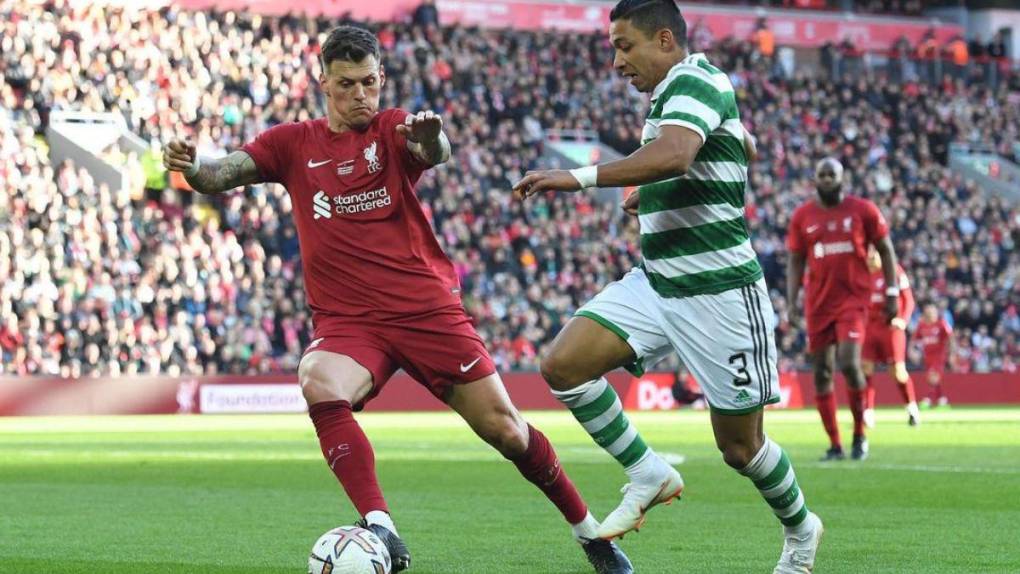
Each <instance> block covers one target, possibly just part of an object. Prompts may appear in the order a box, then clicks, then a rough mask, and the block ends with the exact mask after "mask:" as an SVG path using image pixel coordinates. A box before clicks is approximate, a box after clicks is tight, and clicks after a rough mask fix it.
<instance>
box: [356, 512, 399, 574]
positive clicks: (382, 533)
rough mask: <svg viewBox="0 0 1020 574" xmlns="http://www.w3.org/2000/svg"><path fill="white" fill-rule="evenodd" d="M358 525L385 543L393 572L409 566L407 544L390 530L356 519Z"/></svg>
mask: <svg viewBox="0 0 1020 574" xmlns="http://www.w3.org/2000/svg"><path fill="white" fill-rule="evenodd" d="M357 524H358V526H360V527H362V528H364V529H365V530H368V531H370V532H372V534H375V535H376V536H378V537H379V540H382V541H383V544H385V545H386V549H387V550H389V551H390V560H391V561H392V563H393V572H403V571H404V570H407V569H408V568H410V567H411V553H410V552H409V551H408V550H407V545H406V544H404V541H403V540H401V539H400V537H399V536H397V535H396V534H394V533H392V532H390V529H389V528H386V527H385V526H383V525H381V524H368V521H367V520H365V519H361V520H359V521H358V523H357Z"/></svg>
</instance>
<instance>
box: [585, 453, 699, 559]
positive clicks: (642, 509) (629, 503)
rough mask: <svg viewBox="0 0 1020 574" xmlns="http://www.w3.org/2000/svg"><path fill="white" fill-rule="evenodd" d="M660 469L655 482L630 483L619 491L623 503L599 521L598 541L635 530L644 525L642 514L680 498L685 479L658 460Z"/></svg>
mask: <svg viewBox="0 0 1020 574" xmlns="http://www.w3.org/2000/svg"><path fill="white" fill-rule="evenodd" d="M656 456H658V455H656ZM660 466H661V467H662V470H663V472H662V474H661V475H660V477H658V480H655V481H654V482H648V483H636V482H631V483H628V484H625V485H624V486H623V488H622V489H621V490H620V492H622V493H623V501H621V502H620V505H619V506H617V507H616V510H614V511H612V512H610V513H609V516H607V517H606V519H605V520H603V521H602V524H601V525H600V526H599V530H598V535H599V538H602V539H603V540H612V539H614V538H622V537H623V535H624V534H626V533H628V532H630V531H631V530H634V531H637V530H638V529H640V528H641V525H642V524H644V523H645V513H646V512H648V510H650V509H651V508H652V507H653V506H655V505H657V504H665V505H667V506H669V505H670V504H672V503H673V501H674V500H677V499H679V498H680V495H681V494H682V493H683V491H684V479H683V478H681V477H680V473H679V472H677V471H676V469H675V468H673V467H672V466H670V465H669V464H667V463H666V462H665V461H663V460H661V459H660Z"/></svg>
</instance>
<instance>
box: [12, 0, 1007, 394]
mask: <svg viewBox="0 0 1020 574" xmlns="http://www.w3.org/2000/svg"><path fill="white" fill-rule="evenodd" d="M336 23H337V22H335V21H334V22H328V21H325V20H316V19H311V18H303V17H302V18H298V17H284V18H262V17H259V16H238V15H236V14H233V13H226V14H201V13H189V12H184V11H178V10H176V9H173V8H167V9H163V10H160V11H158V12H135V11H121V10H116V9H109V8H102V7H98V6H85V7H81V8H77V9H72V8H70V7H69V6H68V5H67V4H66V3H64V2H63V1H62V0H55V1H54V2H51V3H50V4H49V5H46V6H44V5H40V4H37V3H35V2H30V1H28V0H0V182H2V183H0V355H2V362H0V372H5V373H16V374H49V375H60V376H71V377H77V376H99V375H118V374H135V373H141V374H157V373H164V374H171V375H181V374H185V375H188V374H191V375H198V374H214V373H226V372H230V373H265V372H274V371H293V370H294V369H295V368H296V366H297V363H298V361H299V359H300V356H301V352H302V350H303V349H304V347H305V346H306V345H307V344H308V343H309V320H310V318H309V317H310V315H309V312H308V311H307V310H306V307H305V297H304V292H303V284H302V280H301V267H300V260H299V252H298V244H297V238H296V236H295V230H294V227H293V225H292V223H291V217H290V214H291V212H292V206H291V203H290V198H289V196H288V195H287V193H286V191H285V190H284V189H283V188H282V187H281V186H278V185H256V186H251V187H248V188H246V189H244V190H239V191H238V192H236V193H231V194H226V195H221V196H215V197H213V198H211V199H207V198H205V197H202V198H197V197H196V195H195V194H193V193H191V192H189V191H187V190H181V189H178V188H180V187H183V186H184V184H183V183H182V181H181V180H180V179H178V178H170V177H167V174H165V173H162V172H160V171H159V167H158V166H159V164H158V161H155V160H154V158H158V147H155V146H154V149H153V150H152V151H151V152H150V154H148V157H136V156H134V155H130V156H124V157H119V158H118V161H122V162H124V165H125V166H127V167H129V168H130V169H133V170H134V171H136V172H138V173H139V176H138V177H132V178H130V180H131V182H132V183H131V185H130V186H129V187H128V188H126V189H110V188H109V187H107V186H105V185H102V184H97V183H96V182H95V181H94V180H93V179H92V177H91V176H90V175H89V173H88V172H87V171H86V170H84V169H82V168H80V167H77V166H75V165H74V164H72V163H70V162H65V163H61V164H58V165H53V164H52V163H51V162H50V160H49V159H48V153H47V149H46V145H45V141H44V139H43V138H42V137H41V134H42V132H43V129H44V127H45V125H46V122H47V117H48V114H49V113H50V111H51V110H55V109H83V110H93V111H112V112H115V113H119V114H122V115H123V116H124V117H125V119H126V121H127V122H128V125H129V126H130V128H131V129H132V130H134V131H135V132H137V133H138V134H139V135H141V136H142V137H143V138H146V139H148V140H151V141H153V142H156V143H158V142H165V141H167V140H169V139H171V138H173V137H178V138H184V137H186V138H190V139H192V140H194V141H197V143H198V146H199V151H200V153H202V154H206V155H214V156H215V155H221V154H224V153H226V152H227V150H232V149H236V148H237V147H239V146H240V145H241V144H243V143H245V142H246V141H248V140H250V139H251V138H252V137H254V135H255V134H257V133H258V132H259V131H261V130H264V129H266V128H267V127H269V126H271V125H274V124H276V123H279V122H285V121H296V120H303V119H307V118H310V117H315V116H317V115H319V114H320V113H321V110H322V108H321V102H320V97H319V95H318V93H317V86H316V85H315V78H317V76H318V66H319V64H318V61H317V54H318V44H317V38H318V37H319V35H320V34H322V33H324V32H325V31H327V30H328V29H329V28H330V27H331V26H333V25H335V24H336ZM375 29H376V31H377V33H378V36H379V38H380V40H381V43H382V45H383V49H384V51H385V54H384V64H385V66H386V72H387V76H388V81H387V84H386V86H385V88H384V93H383V102H384V105H395V106H400V107H403V108H405V109H409V110H419V109H433V110H436V111H438V112H439V113H441V114H442V116H443V118H444V121H445V126H446V127H445V129H446V130H447V132H448V134H449V136H450V139H451V141H453V142H454V156H453V158H452V160H451V161H450V162H449V163H448V164H447V165H445V166H442V167H439V168H437V169H435V170H431V171H430V172H427V173H426V175H425V176H424V177H423V178H422V180H421V182H420V184H419V186H418V190H419V196H420V198H421V200H422V203H423V205H424V206H425V208H426V211H427V214H428V215H429V217H431V218H432V221H433V223H434V228H435V230H436V234H437V235H438V237H439V239H440V242H441V244H442V245H443V246H444V248H445V249H446V251H447V253H448V255H449V256H450V258H451V260H452V261H453V262H454V265H455V267H456V269H457V271H458V274H459V276H460V280H461V282H462V286H463V294H464V304H465V306H466V308H467V309H468V311H469V312H470V313H471V314H472V316H473V317H474V318H475V319H476V321H477V326H478V329H479V331H480V333H481V334H482V336H483V338H485V340H486V341H487V343H488V344H489V347H490V349H491V351H492V354H493V357H494V359H495V360H496V362H497V364H498V365H499V366H500V367H502V368H504V369H511V368H514V369H535V368H537V364H538V356H539V354H540V353H541V351H542V349H543V347H544V346H545V345H547V344H548V343H549V342H550V341H551V340H552V337H553V336H555V334H556V333H557V332H558V330H559V329H560V328H561V327H562V325H563V324H564V323H565V321H566V320H567V319H568V318H569V317H570V316H571V314H572V312H573V311H574V310H575V309H576V308H577V307H578V306H579V305H580V304H582V303H584V302H585V301H586V300H588V299H589V298H590V297H592V296H593V295H594V294H596V293H597V292H598V291H599V290H600V289H601V288H602V287H603V286H604V285H606V284H607V283H609V282H610V281H612V280H614V279H616V278H618V277H619V276H621V275H622V274H623V273H625V272H626V271H627V270H628V269H629V268H630V267H631V266H632V265H634V264H635V262H637V261H638V260H639V256H640V254H639V251H638V249H637V243H636V238H637V231H638V230H637V222H636V220H635V219H634V218H631V217H629V216H627V215H625V214H624V213H623V212H622V211H621V210H620V209H619V207H618V206H617V205H616V204H615V203H613V202H603V201H599V200H598V199H597V198H596V196H595V195H594V194H585V193H579V194H560V195H550V196H548V197H543V198H535V199H533V200H529V201H528V202H527V203H524V204H522V203H519V202H516V201H514V200H513V199H512V198H511V195H510V193H509V188H510V184H511V182H512V181H515V180H516V178H518V177H519V176H520V175H521V174H522V173H523V172H524V171H525V170H526V169H529V168H531V167H534V166H535V165H536V163H537V162H538V160H539V157H540V156H541V151H542V142H543V140H544V133H545V130H549V129H554V128H555V129H568V128H583V129H586V130H593V131H597V132H598V133H599V135H600V137H601V138H602V140H603V141H604V142H607V143H610V144H611V145H612V146H613V147H615V148H617V149H618V150H619V151H621V152H624V153H627V152H629V151H632V150H633V149H636V147H637V146H638V145H639V141H640V134H641V127H642V124H643V115H644V112H645V107H646V105H647V104H646V98H645V96H643V95H641V94H637V93H635V92H634V91H633V90H632V89H630V88H629V87H628V85H627V84H626V82H624V81H623V80H622V79H620V78H617V77H616V76H615V74H614V73H613V72H612V70H611V69H610V68H609V66H608V62H609V61H610V51H609V47H608V44H607V41H606V38H605V36H603V35H578V34H553V33H540V32H539V33H536V32H524V31H505V30H502V31H501V30H487V31H480V30H475V29H466V28H462V27H442V28H440V27H436V26H434V25H431V24H428V23H426V25H424V26H421V25H414V24H394V23H389V24H381V25H378V26H376V28H375ZM697 34H698V33H697V32H696V31H695V30H692V41H693V42H695V43H697V41H698V36H697ZM701 39H702V40H703V41H704V40H705V38H704V35H703V34H702V38H701ZM703 45H711V46H712V47H711V49H709V50H708V52H709V58H710V60H711V61H713V62H715V63H716V64H717V65H719V66H720V67H721V68H722V69H724V70H728V71H730V72H731V73H730V76H731V79H732V81H733V84H734V86H735V88H736V90H737V97H738V101H739V102H740V103H741V113H742V119H743V120H744V122H745V124H746V125H747V127H748V128H749V129H750V130H751V131H752V132H753V133H755V134H756V135H757V137H758V138H759V144H758V146H759V150H760V156H759V158H758V160H757V162H755V163H754V164H753V166H752V175H751V186H750V190H751V192H750V193H749V196H748V210H747V213H748V220H749V225H750V226H751V230H752V234H753V238H754V243H755V246H756V249H757V250H758V253H759V254H760V257H761V260H762V263H763V266H764V267H765V269H766V274H767V279H768V281H769V285H770V287H771V288H772V290H773V292H774V294H775V296H774V303H775V306H776V310H777V313H778V316H779V319H780V321H779V329H778V338H779V340H780V342H781V347H782V348H781V350H780V355H781V356H782V357H783V361H784V367H785V368H800V367H803V366H804V365H806V364H807V361H806V359H805V356H804V338H803V333H801V332H798V331H797V330H795V329H792V328H791V327H790V325H789V324H788V323H787V322H786V320H785V317H786V305H785V302H784V301H783V300H782V298H781V296H780V295H779V294H780V293H783V288H784V281H785V277H784V272H783V269H784V263H785V253H786V250H785V247H784V235H785V227H786V224H787V222H788V217H789V215H790V213H792V211H793V209H794V207H795V206H796V205H797V204H798V203H800V202H802V201H804V200H806V199H808V198H809V197H811V196H812V193H813V187H812V185H811V175H812V170H813V166H814V163H815V161H816V160H817V159H819V158H820V157H822V156H823V155H829V154H832V155H836V156H838V157H840V158H841V159H842V160H843V161H844V163H845V164H846V165H847V168H848V169H847V172H848V175H849V178H850V186H851V188H852V190H853V191H854V193H858V194H861V195H864V196H867V197H869V198H871V199H873V200H875V201H876V202H877V203H879V205H880V206H881V207H882V208H883V210H884V211H885V213H886V214H887V216H888V218H889V220H890V222H891V225H892V228H893V237H894V240H895V244H896V247H897V251H898V253H899V255H900V258H901V260H902V262H903V265H904V267H905V268H906V269H907V271H908V273H909V274H910V275H911V277H912V278H913V281H914V287H915V290H916V294H917V297H918V299H919V300H921V301H928V300H931V301H935V302H937V303H938V304H939V305H941V306H942V308H943V310H944V311H945V313H946V315H947V317H950V318H951V320H952V321H953V323H954V324H955V326H956V336H957V339H958V348H959V352H958V357H957V364H958V368H959V369H961V370H971V371H988V370H999V369H1005V370H1015V369H1016V368H1017V362H1018V361H1020V342H1018V338H1020V314H1018V308H1017V307H1018V305H1017V302H1018V301H1020V249H1018V243H1020V209H1018V208H1017V207H1016V206H1015V205H1009V204H1006V203H1004V202H1003V201H1001V200H998V199H996V198H994V197H992V196H990V195H988V194H986V193H983V192H982V191H981V190H979V189H977V188H975V187H974V185H973V184H970V183H967V182H964V181H961V180H960V179H959V178H958V177H957V176H956V175H955V174H954V173H953V172H951V171H950V170H949V169H948V168H947V167H946V165H945V164H946V160H947V154H948V151H947V150H948V146H949V144H950V143H952V142H954V141H970V142H989V143H992V144H994V145H997V146H999V147H1001V148H1002V149H1003V150H1004V151H1005V150H1006V149H1007V148H1008V147H1009V145H1010V144H1011V143H1012V142H1016V141H1018V140H1020V112H1018V110H1020V87H1018V86H1016V85H1013V86H1009V85H1008V84H1005V83H1004V84H1002V85H1000V86H999V88H998V89H997V90H994V91H993V90H991V89H989V88H987V87H985V86H984V85H983V84H981V83H967V82H965V81H963V80H952V79H947V80H946V81H945V82H944V83H940V84H938V85H927V84H924V83H916V82H908V83H902V84H901V83H897V82H892V81H889V80H886V79H883V78H881V77H879V78H873V79H872V80H870V81H867V82H865V81H861V80H857V79H856V78H851V77H836V78H833V77H824V76H823V77H820V78H811V77H808V76H807V75H804V74H802V73H801V72H800V71H798V72H797V73H796V74H794V75H793V76H791V77H785V76H776V75H775V74H773V66H772V65H771V63H770V62H769V61H767V58H764V57H763V56H762V55H761V54H760V53H758V51H757V50H756V48H755V45H754V43H752V42H748V41H744V40H739V41H738V40H733V39H720V40H711V41H705V42H704V44H703ZM1010 153H1011V152H1010Z"/></svg>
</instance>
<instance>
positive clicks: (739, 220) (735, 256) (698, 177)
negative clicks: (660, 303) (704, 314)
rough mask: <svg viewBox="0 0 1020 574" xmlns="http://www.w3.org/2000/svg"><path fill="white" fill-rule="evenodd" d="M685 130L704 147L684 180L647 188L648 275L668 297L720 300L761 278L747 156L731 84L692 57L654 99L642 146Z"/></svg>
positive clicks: (642, 209) (644, 242)
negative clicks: (749, 213)
mask: <svg viewBox="0 0 1020 574" xmlns="http://www.w3.org/2000/svg"><path fill="white" fill-rule="evenodd" d="M669 125H673V126H684V127H686V128H690V129H692V130H694V131H695V132H697V133H698V134H699V135H700V136H701V137H702V139H703V140H704V141H705V144H704V145H703V146H702V147H701V150H699V151H698V155H697V157H695V159H694V162H693V163H692V164H691V167H690V169H689V170H688V171H687V173H686V174H684V175H683V176H682V177H678V178H674V179H669V180H665V181H660V182H656V183H652V184H648V185H643V186H641V188H640V192H641V201H640V206H639V209H638V213H639V218H640V221H641V251H642V255H643V256H644V262H643V267H644V269H645V273H646V274H647V275H648V278H649V280H650V281H651V283H652V287H653V288H654V289H655V291H656V292H657V293H659V294H660V295H662V296H663V297H689V296H692V295H705V294H710V293H721V292H723V291H728V290H730V289H737V288H739V287H743V286H744V285H749V284H751V283H754V282H755V281H757V280H758V279H760V278H761V277H762V270H761V266H760V265H759V264H758V259H757V257H756V256H755V253H754V249H752V248H751V240H750V237H749V236H748V234H747V225H746V223H745V222H744V187H745V186H746V183H747V155H746V153H745V151H744V130H743V127H742V126H741V124H740V116H739V113H738V112H737V100H736V97H735V95H734V93H733V85H732V84H730V80H729V78H728V77H727V76H726V74H724V73H723V72H721V71H720V70H719V69H718V68H716V67H714V66H712V65H711V64H709V63H708V60H707V59H706V58H705V56H704V54H692V55H690V56H688V57H687V58H684V59H683V61H681V62H680V63H678V64H677V65H676V66H673V68H672V69H671V70H670V71H669V74H667V75H666V78H665V79H664V80H662V82H660V83H659V85H658V86H656V87H655V90H654V91H653V92H652V101H651V110H650V111H649V113H648V118H647V119H646V120H645V128H644V132H643V133H642V138H641V139H642V144H647V143H648V142H650V141H652V140H654V139H655V138H657V137H659V134H660V130H661V128H662V126H669Z"/></svg>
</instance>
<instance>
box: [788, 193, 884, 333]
mask: <svg viewBox="0 0 1020 574" xmlns="http://www.w3.org/2000/svg"><path fill="white" fill-rule="evenodd" d="M888 234H889V226H888V225H887V224H886V222H885V218H884V217H882V213H881V212H880V211H879V210H878V206H876V205H875V204H874V203H872V202H870V201H868V200H867V199H861V198H859V197H845V198H844V199H843V201H842V202H841V203H840V204H839V205H837V206H836V207H831V208H828V207H823V206H822V205H821V204H819V203H818V202H817V201H816V200H813V199H812V200H810V201H808V202H806V203H804V204H803V205H801V206H800V207H798V208H797V211H795V212H793V217H792V218H791V220H790V229H789V232H788V233H787V235H786V244H787V246H788V247H789V248H790V251H792V252H794V253H799V254H802V255H804V256H805V258H806V259H807V272H806V273H805V278H804V282H805V288H806V294H805V302H806V305H805V307H806V311H807V314H808V315H813V316H815V317H820V316H821V317H834V316H838V315H840V314H842V313H844V312H846V311H850V310H856V309H862V308H866V307H867V306H868V301H869V298H870V296H871V284H870V281H869V278H870V276H871V273H870V272H869V271H868V265H867V263H866V259H867V255H868V245H869V244H872V243H875V242H877V241H878V240H880V239H882V238H883V237H885V236H886V235H888Z"/></svg>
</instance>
